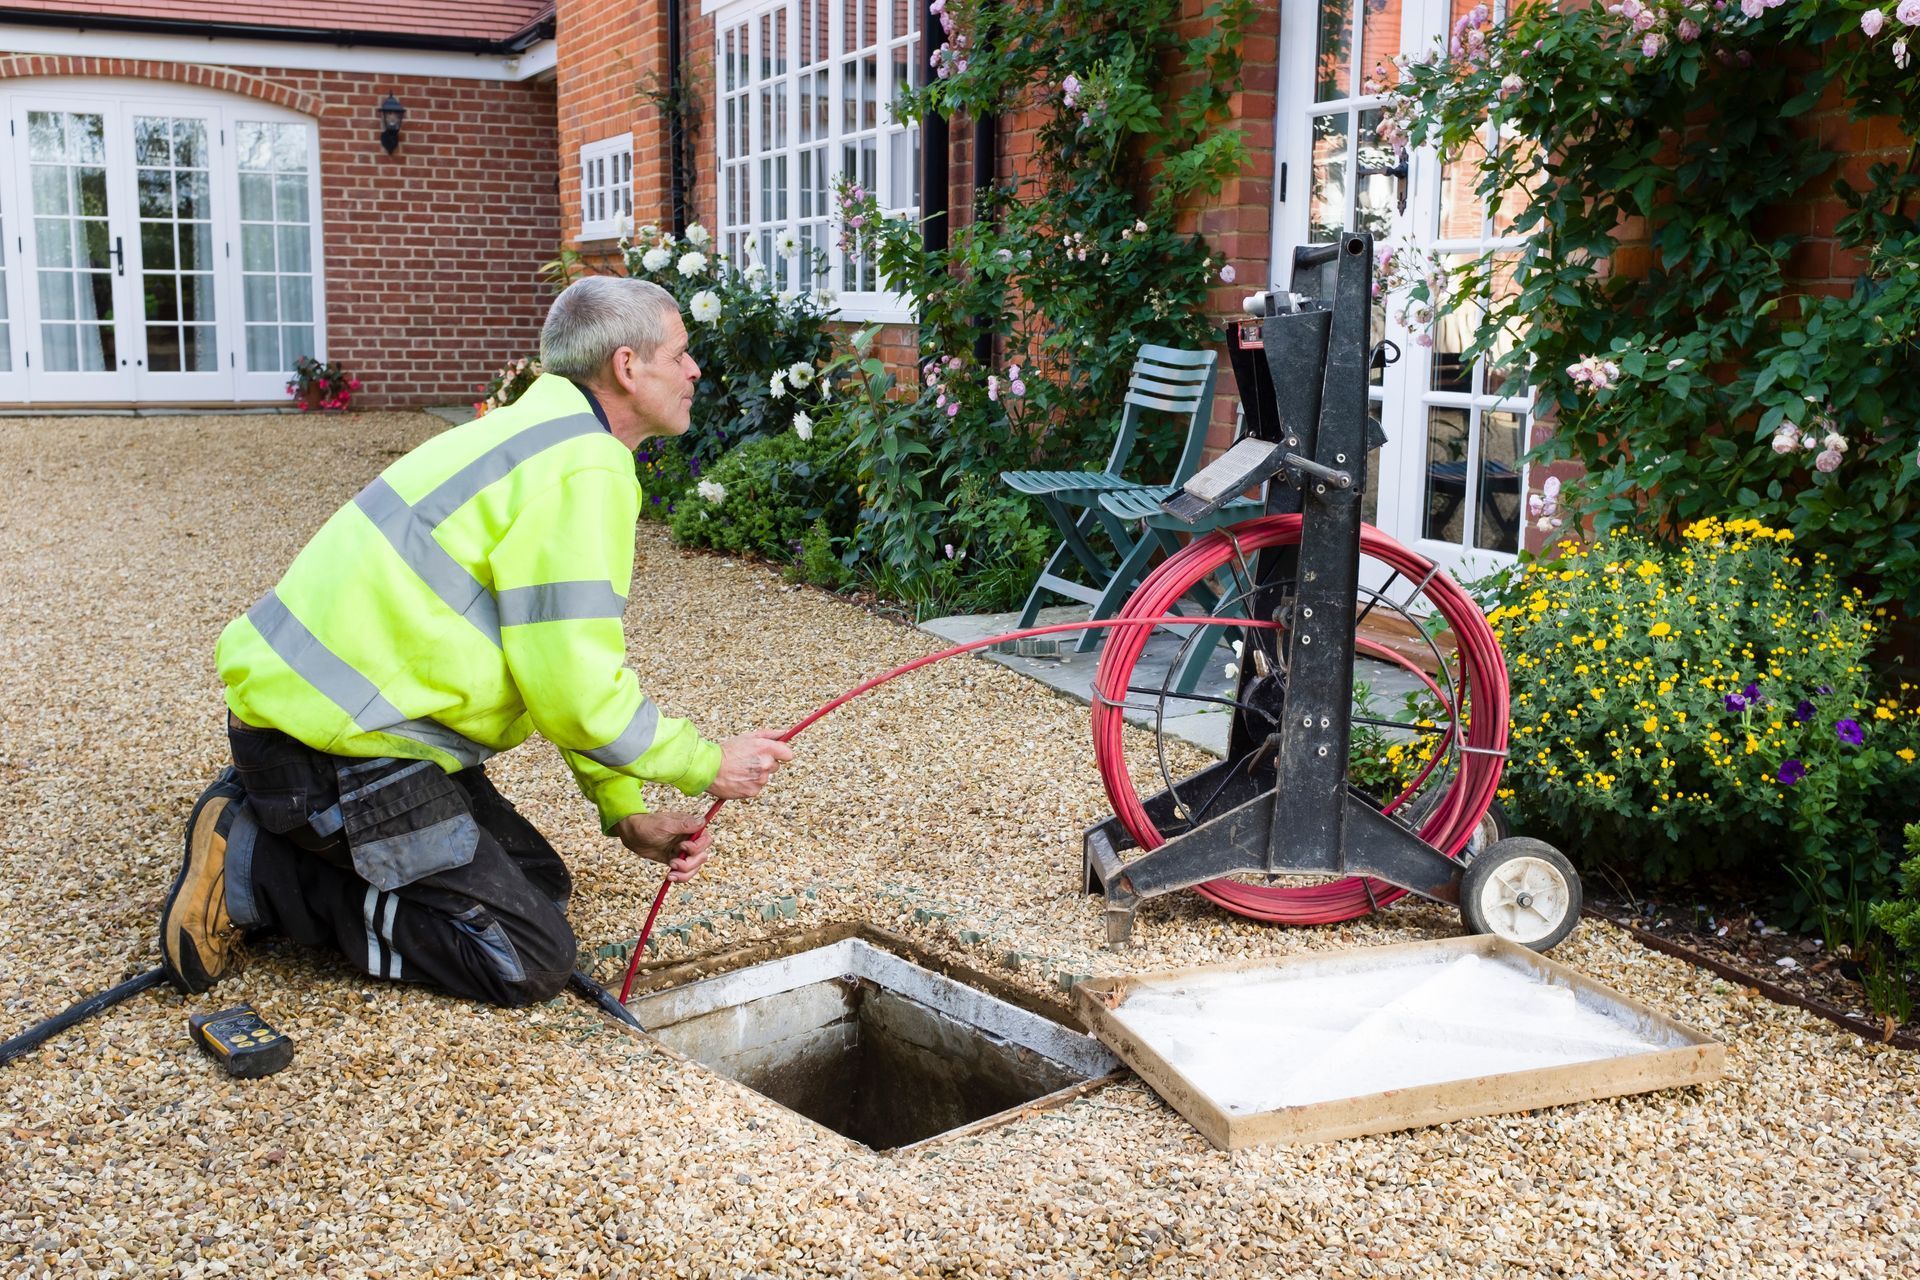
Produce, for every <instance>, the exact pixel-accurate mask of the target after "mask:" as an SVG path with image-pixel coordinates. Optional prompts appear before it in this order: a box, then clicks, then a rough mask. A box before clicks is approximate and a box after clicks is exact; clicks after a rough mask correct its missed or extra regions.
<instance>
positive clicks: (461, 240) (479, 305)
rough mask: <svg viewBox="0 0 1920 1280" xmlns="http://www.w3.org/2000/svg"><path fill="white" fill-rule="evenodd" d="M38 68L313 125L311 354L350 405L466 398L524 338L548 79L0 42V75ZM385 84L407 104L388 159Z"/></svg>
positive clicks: (545, 143) (548, 151)
mask: <svg viewBox="0 0 1920 1280" xmlns="http://www.w3.org/2000/svg"><path fill="white" fill-rule="evenodd" d="M49 75H59V76H128V77H139V78H146V79H156V80H170V81H175V82H179V83H186V84H195V85H201V86H204V87H206V88H211V89H218V90H221V91H223V92H227V93H235V94H240V95H243V96H246V97H252V98H257V99H260V100H262V101H267V102H272V103H274V104H275V105H277V106H282V107H286V108H289V109H291V110H295V111H300V112H303V113H304V114H307V115H309V116H313V117H315V118H316V119H317V120H318V122H319V127H320V192H321V205H320V210H321V222H322V234H323V237H324V244H325V253H326V258H325V272H326V295H327V314H326V324H327V353H328V355H329V356H330V357H331V358H333V359H335V360H338V361H340V362H341V363H342V364H344V365H345V366H346V367H347V368H348V369H349V370H350V371H351V372H353V373H354V374H356V375H357V376H358V377H359V378H360V379H361V381H362V382H363V384H364V385H363V387H362V389H361V391H360V394H359V396H358V397H356V400H355V403H356V405H358V406H360V407H364V408H390V407H410V406H418V405H433V404H454V403H462V402H467V401H471V400H473V399H475V398H476V396H475V392H474V383H475V382H476V381H477V380H484V379H485V377H486V376H487V374H488V373H490V372H491V371H492V370H493V369H494V368H496V367H498V366H499V365H500V364H502V363H504V362H505V361H506V360H507V359H509V358H511V357H513V356H515V355H519V354H523V353H524V352H526V351H529V350H532V349H533V347H534V346H535V345H537V343H538V338H539V331H540V322H541V321H542V320H543V319H544V318H545V316H546V301H547V297H548V294H547V291H546V289H545V287H544V286H543V285H542V284H541V283H540V281H539V279H538V277H537V268H538V266H539V264H540V263H541V262H543V261H545V260H546V259H547V258H549V257H551V256H552V252H553V249H554V247H555V245H556V244H557V243H558V242H559V238H560V227H559V219H558V206H557V203H556V199H555V194H554V154H553V89H552V86H551V85H548V84H540V83H526V84H503V83H497V82H488V81H476V80H454V79H448V78H442V77H419V76H369V75H363V74H348V73H342V72H327V71H278V70H271V69H263V68H247V67H219V66H201V65H189V64H177V63H159V62H138V61H133V60H130V59H107V58H73V57H41V56H25V55H18V56H9V55H6V54H4V53H0V79H7V80H13V79H16V78H18V77H23V76H49ZM389 93H391V94H393V95H394V96H396V97H397V98H399V99H400V101H401V102H402V103H403V104H404V105H405V106H406V108H407V118H406V123H405V125H404V126H403V128H402V130H401V137H400V147H399V150H398V151H397V152H396V153H395V154H394V155H391V156H389V155H388V154H387V153H386V152H385V151H384V150H383V149H382V148H381V146H380V140H379V117H378V115H377V111H376V109H377V108H378V106H379V104H380V102H381V101H382V99H384V98H385V97H386V95H387V94H389Z"/></svg>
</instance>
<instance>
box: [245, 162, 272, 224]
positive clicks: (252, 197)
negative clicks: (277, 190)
mask: <svg viewBox="0 0 1920 1280" xmlns="http://www.w3.org/2000/svg"><path fill="white" fill-rule="evenodd" d="M240 216H241V217H242V218H245V219H246V220H247V221H249V222H271V221H272V220H273V177H272V175H270V174H265V173H243V174H241V175H240Z"/></svg>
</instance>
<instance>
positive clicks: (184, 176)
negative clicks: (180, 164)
mask: <svg viewBox="0 0 1920 1280" xmlns="http://www.w3.org/2000/svg"><path fill="white" fill-rule="evenodd" d="M173 210H174V215H175V216H176V217H178V218H181V219H183V220H187V219H193V218H211V217H212V216H213V205H212V203H211V202H210V201H209V199H208V196H207V172H206V170H204V169H186V170H182V171H180V172H179V173H176V174H174V176H173Z"/></svg>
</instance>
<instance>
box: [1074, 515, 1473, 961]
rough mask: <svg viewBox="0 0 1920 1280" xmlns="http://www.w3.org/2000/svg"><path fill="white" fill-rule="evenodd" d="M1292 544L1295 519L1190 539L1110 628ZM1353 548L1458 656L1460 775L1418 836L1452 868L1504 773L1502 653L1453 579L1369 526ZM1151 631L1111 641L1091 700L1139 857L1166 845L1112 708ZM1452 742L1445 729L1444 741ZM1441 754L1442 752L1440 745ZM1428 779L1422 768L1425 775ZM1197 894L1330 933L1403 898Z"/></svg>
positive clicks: (1332, 893)
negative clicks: (1406, 592) (1324, 927)
mask: <svg viewBox="0 0 1920 1280" xmlns="http://www.w3.org/2000/svg"><path fill="white" fill-rule="evenodd" d="M1299 541H1300V517H1299V516H1298V515H1279V516H1262V517H1259V518H1257V519H1253V520H1248V521H1245V522H1243V523H1241V524H1237V525H1235V526H1234V527H1233V528H1232V529H1231V530H1230V531H1227V530H1216V531H1215V532H1213V533H1210V534H1207V535H1205V536H1204V537H1200V538H1196V539H1194V540H1193V541H1192V542H1190V543H1188V544H1187V545H1186V546H1185V547H1183V548H1182V549H1181V550H1179V551H1178V552H1176V553H1175V554H1173V555H1172V556H1170V557H1168V558H1167V559H1166V561H1164V562H1163V563H1162V564H1161V565H1160V567H1159V568H1157V569H1155V570H1154V571H1153V573H1151V574H1149V575H1148V577H1147V579H1146V581H1145V582H1143V583H1141V584H1140V588H1139V590H1137V591H1135V592H1134V594H1133V596H1132V598H1131V599H1129V600H1128V601H1127V603H1126V606H1125V608H1123V609H1122V610H1121V612H1120V614H1119V619H1118V620H1121V621H1129V620H1139V619H1143V618H1153V617H1159V616H1164V615H1166V614H1168V613H1170V612H1171V611H1172V610H1173V609H1174V608H1175V607H1176V606H1177V605H1178V603H1179V601H1180V599H1181V598H1182V597H1183V596H1185V595H1186V594H1187V592H1188V591H1190V590H1191V589H1192V588H1193V587H1194V586H1195V585H1197V584H1198V583H1199V582H1200V581H1201V580H1202V579H1204V578H1206V577H1207V576H1208V575H1209V574H1212V573H1214V572H1215V571H1216V570H1218V569H1219V568H1221V567H1222V566H1223V565H1225V564H1226V563H1227V562H1228V561H1229V560H1230V559H1232V558H1234V557H1235V556H1236V555H1238V554H1243V553H1247V552H1253V551H1259V550H1262V549H1264V548H1267V547H1276V546H1292V545H1295V544H1297V543H1298V542H1299ZM1360 549H1361V552H1362V554H1363V555H1366V556H1369V557H1371V558H1373V559H1375V560H1378V561H1380V562H1381V563H1383V564H1386V565H1388V566H1389V567H1391V568H1393V569H1396V570H1398V571H1399V572H1400V573H1401V574H1402V575H1403V576H1405V577H1406V578H1407V579H1408V580H1409V581H1413V582H1419V583H1422V584H1423V585H1422V587H1421V594H1423V595H1425V596H1426V598H1427V599H1429V600H1431V601H1432V602H1433V604H1434V606H1435V607H1436V608H1437V609H1438V610H1439V611H1440V614H1441V616H1443V617H1444V618H1445V619H1446V620H1447V622H1448V624H1449V625H1450V626H1451V627H1452V629H1453V634H1454V637H1455V641H1456V643H1457V644H1458V646H1459V651H1460V667H1461V682H1460V689H1459V691H1458V692H1457V693H1456V697H1458V698H1459V699H1460V701H1461V703H1462V704H1463V706H1462V707H1456V708H1455V709H1454V712H1455V714H1454V724H1455V725H1458V724H1459V723H1460V721H1461V718H1462V716H1463V715H1464V716H1465V717H1466V723H1467V734H1466V741H1465V743H1464V745H1465V747H1466V748H1467V749H1466V750H1465V751H1463V752H1462V753H1461V754H1462V756H1463V760H1462V763H1461V766H1460V772H1459V775H1458V776H1457V777H1456V778H1455V779H1454V780H1453V782H1452V783H1451V784H1450V785H1449V787H1448V789H1447V792H1446V794H1445V795H1444V796H1443V797H1442V798H1441V800H1440V802H1439V803H1438V804H1437V805H1436V806H1435V807H1434V810H1433V812H1432V813H1431V814H1429V815H1428V817H1427V820H1426V822H1424V823H1423V824H1422V825H1421V828H1420V836H1421V838H1422V839H1424V840H1425V841H1426V842H1427V843H1429V844H1431V845H1433V846H1435V847H1436V848H1438V849H1439V850H1441V852H1443V853H1445V854H1446V855H1447V856H1448V857H1458V856H1459V854H1460V851H1461V850H1462V849H1464V848H1466V845H1467V841H1468V840H1469V839H1471V838H1472V835H1473V831H1474V828H1475V827H1476V826H1478V825H1479V822H1480V819H1481V818H1482V817H1483V816H1484V815H1485V814H1486V812H1487V809H1488V808H1489V807H1490V806H1491V805H1492V804H1493V800H1494V795H1495V793H1496V792H1497V791H1498V789H1499V786H1500V771H1501V768H1502V766H1503V765H1504V764H1505V762H1506V749H1507V709H1508V706H1507V696H1508V695H1507V668H1506V662H1505V660H1504V658H1503V657H1502V656H1501V653H1500V643H1499V641H1498V640H1497V639H1496V638H1495V637H1494V634H1493V628H1492V627H1491V626H1490V625H1488V623H1487V620H1486V618H1485V617H1484V616H1483V615H1482V614H1481V612H1480V609H1479V607H1478V606H1477V605H1475V604H1474V602H1473V599H1472V598H1471V597H1470V596H1468V595H1467V593H1466V592H1465V591H1463V590H1462V589H1461V588H1460V586H1459V584H1458V583H1456V582H1454V581H1453V579H1452V578H1450V577H1448V576H1447V575H1446V574H1444V573H1438V572H1435V569H1434V565H1433V562H1432V561H1430V560H1428V559H1426V558H1425V557H1423V556H1420V555H1417V554H1416V553H1414V552H1413V551H1411V550H1409V549H1408V548H1406V547H1403V546H1401V545H1400V544H1399V543H1397V542H1395V541H1394V540H1393V539H1391V538H1389V537H1387V536H1386V535H1385V534H1383V533H1381V532H1380V531H1379V530H1378V529H1376V528H1374V527H1373V526H1372V525H1362V526H1361V532H1360ZM1151 631H1152V628H1151V627H1148V626H1134V627H1127V628H1124V629H1121V630H1118V631H1116V632H1115V633H1114V634H1113V635H1112V636H1111V637H1110V638H1109V639H1108V641H1107V644H1106V647H1105V649H1104V650H1103V651H1102V653H1101V655H1100V667H1099V670H1098V672H1097V673H1096V675H1095V677H1094V689H1095V692H1096V694H1097V696H1096V697H1095V699H1094V704H1093V749H1094V756H1095V759H1096V761H1097V762H1098V764H1099V768H1100V779H1101V781H1102V782H1103V783H1105V784H1106V788H1107V798H1108V800H1109V801H1111V802H1112V805H1113V811H1114V813H1115V814H1116V815H1117V816H1118V817H1119V818H1120V821H1121V823H1122V825H1124V826H1125V827H1126V829H1127V832H1128V834H1130V835H1131V836H1132V837H1133V839H1134V842H1135V843H1137V844H1138V845H1139V846H1140V847H1141V848H1142V849H1143V850H1151V849H1156V848H1158V847H1159V846H1160V845H1161V844H1163V843H1165V839H1164V837H1162V836H1161V834H1160V831H1159V828H1157V827H1155V826H1154V824H1153V822H1152V820H1151V819H1149V818H1148V817H1147V812H1146V808H1145V806H1144V805H1142V803H1141V801H1140V795H1139V792H1137V791H1136V790H1135V789H1134V786H1133V781H1132V779H1131V777H1130V776H1129V775H1128V773H1127V766H1126V758H1125V753H1124V750H1123V748H1122V744H1121V734H1122V731H1123V729H1124V727H1125V718H1124V716H1123V715H1122V713H1121V711H1120V708H1119V706H1118V704H1119V703H1121V702H1123V701H1124V700H1125V697H1126V692H1127V683H1128V679H1129V677H1130V676H1131V675H1132V672H1133V668H1134V664H1135V663H1136V662H1138V661H1139V658H1140V654H1141V651H1142V650H1144V649H1145V648H1146V644H1147V639H1148V637H1149V635H1150V634H1151ZM1360 647H1361V648H1362V649H1364V650H1365V651H1367V652H1368V653H1370V654H1372V655H1374V656H1386V657H1389V658H1391V659H1392V660H1394V661H1396V662H1400V663H1401V665H1403V666H1406V665H1408V664H1406V663H1405V662H1404V661H1403V660H1401V659H1399V658H1398V656H1397V655H1393V654H1392V653H1391V651H1390V650H1385V649H1382V648H1381V647H1380V646H1378V645H1375V644H1373V643H1372V642H1369V641H1364V640H1363V641H1361V642H1360ZM1451 732H1453V730H1452V729H1449V734H1450V733H1451ZM1442 745H1443V746H1444V745H1445V739H1444V738H1443V739H1442ZM1434 754H1435V759H1436V760H1438V759H1439V758H1440V755H1441V753H1440V752H1439V751H1438V750H1436V752H1435V753H1434ZM1431 768H1432V764H1431V763H1430V764H1429V766H1428V770H1429V771H1430V770H1431ZM1425 776H1426V774H1425V773H1424V772H1423V773H1422V775H1421V777H1420V778H1417V779H1416V780H1415V781H1414V782H1413V783H1412V784H1411V785H1410V787H1409V788H1408V790H1407V791H1406V792H1403V793H1402V794H1401V796H1400V797H1399V799H1397V800H1395V801H1394V803H1393V804H1392V805H1388V806H1387V808H1388V810H1389V812H1390V811H1391V810H1392V809H1393V808H1394V807H1396V806H1397V805H1398V804H1400V803H1401V802H1402V801H1404V800H1405V799H1406V798H1407V796H1408V795H1409V794H1411V792H1412V791H1413V790H1415V789H1417V788H1418V786H1419V785H1420V783H1421V782H1422V781H1424V780H1425ZM1195 888H1196V891H1197V892H1199V893H1200V894H1202V895H1204V896H1205V897H1206V898H1208V899H1209V900H1210V901H1212V902H1215V903H1217V904H1218V905H1220V906H1223V907H1225V908H1227V909H1228V910H1229V911H1233V912H1237V913H1238V914H1240V915H1244V916H1248V917H1251V918H1253V919H1255V920H1264V921H1268V922H1271V923H1276V924H1332V923H1335V922H1337V921H1341V920H1351V919H1354V918H1355V917H1357V916H1363V915H1366V914H1367V913H1368V912H1370V911H1373V910H1374V909H1375V908H1377V907H1382V906H1385V905H1387V904H1388V903H1390V902H1396V901H1398V900H1399V899H1401V898H1403V897H1405V896H1406V893H1407V891H1406V890H1405V889H1401V888H1398V887H1395V886H1392V885H1387V884H1384V883H1382V882H1380V881H1377V880H1368V879H1366V878H1364V877H1360V876H1349V877H1347V878H1345V879H1343V880H1336V881H1332V882H1330V883H1327V884H1322V885H1315V886H1312V887H1295V886H1283V885H1251V884H1241V883H1238V882H1236V881H1232V880H1225V879H1222V880H1213V881H1209V882H1208V883H1206V884H1202V885H1198V886H1196V887H1195Z"/></svg>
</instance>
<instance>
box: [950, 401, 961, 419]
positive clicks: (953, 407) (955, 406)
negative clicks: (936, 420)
mask: <svg viewBox="0 0 1920 1280" xmlns="http://www.w3.org/2000/svg"><path fill="white" fill-rule="evenodd" d="M947 416H948V417H949V418H957V417H959V416H960V402H959V401H958V400H956V401H954V402H953V403H952V404H950V405H948V406H947Z"/></svg>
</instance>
